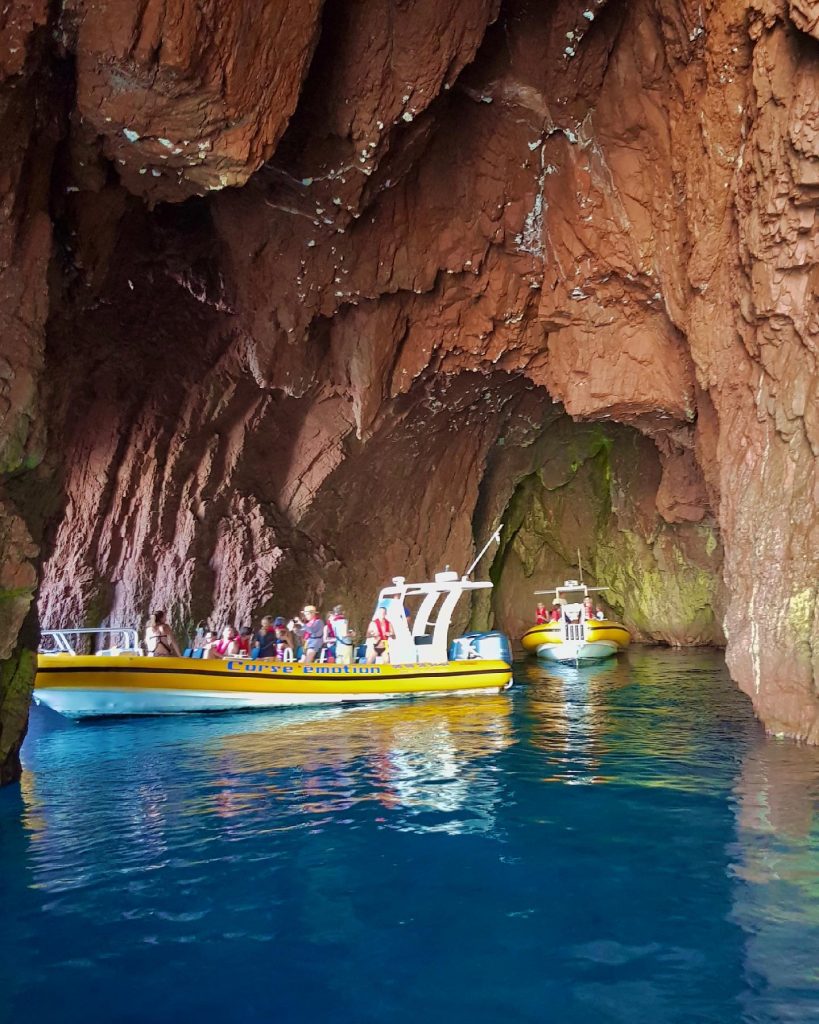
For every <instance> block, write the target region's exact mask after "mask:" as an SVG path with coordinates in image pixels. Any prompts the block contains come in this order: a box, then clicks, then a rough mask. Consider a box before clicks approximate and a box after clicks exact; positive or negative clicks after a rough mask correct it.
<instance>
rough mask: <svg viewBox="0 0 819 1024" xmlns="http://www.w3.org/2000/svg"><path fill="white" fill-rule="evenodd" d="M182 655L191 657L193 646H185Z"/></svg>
mask: <svg viewBox="0 0 819 1024" xmlns="http://www.w3.org/2000/svg"><path fill="white" fill-rule="evenodd" d="M182 657H183V658H192V657H193V648H192V647H186V648H185V650H184V651H183V652H182Z"/></svg>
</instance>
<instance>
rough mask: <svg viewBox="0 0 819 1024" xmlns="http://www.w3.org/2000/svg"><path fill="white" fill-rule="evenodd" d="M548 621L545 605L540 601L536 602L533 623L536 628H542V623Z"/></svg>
mask: <svg viewBox="0 0 819 1024" xmlns="http://www.w3.org/2000/svg"><path fill="white" fill-rule="evenodd" d="M548 621H549V613H548V611H547V610H546V605H545V604H544V603H543V602H542V601H538V603H537V608H536V609H535V622H536V623H537V625H538V626H542V625H543V623H544V622H548Z"/></svg>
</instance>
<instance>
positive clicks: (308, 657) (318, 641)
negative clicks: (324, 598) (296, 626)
mask: <svg viewBox="0 0 819 1024" xmlns="http://www.w3.org/2000/svg"><path fill="white" fill-rule="evenodd" d="M301 635H302V637H303V638H304V654H303V655H302V661H303V662H304V663H305V664H306V665H309V664H310V663H311V662H312V661H315V660H316V658H318V656H319V655H320V654H321V649H322V647H324V621H323V620H322V619H320V618H319V613H318V609H317V608H316V606H315V605H313V604H308V605H307V606H306V607H305V609H304V625H303V626H302V627H301Z"/></svg>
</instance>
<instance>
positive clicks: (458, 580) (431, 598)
mask: <svg viewBox="0 0 819 1024" xmlns="http://www.w3.org/2000/svg"><path fill="white" fill-rule="evenodd" d="M492 586H493V584H492V583H490V582H489V581H488V580H486V581H479V582H477V583H476V582H473V581H472V580H471V579H469V577H468V576H459V575H458V573H456V572H450V571H446V572H438V573H436V574H435V579H434V580H433V581H432V582H430V583H407V581H406V579H405V578H404V577H403V576H396V577H395V578H394V579H393V581H392V586H390V587H384V589H383V590H382V591H381V592H380V593H379V595H378V604H379V605H383V606H384V607H386V609H387V618H388V619H389V621H390V623H391V624H392V628H393V631H394V632H395V639H394V640H392V639H391V640H390V642H389V648H388V650H389V658H390V662H391V663H392V664H393V665H406V664H412V663H414V662H419V661H420V662H427V663H432V664H445V663H446V662H447V661H448V654H447V652H448V650H449V627H450V624H451V622H452V615H453V613H454V611H455V607H456V605H457V604H458V601H460V599H461V598H462V597H463V595H464V594H465V593H466V592H467V591H469V590H490V589H491V588H492ZM413 597H420V598H421V603H420V605H419V606H418V609H417V611H416V612H415V616H414V618H413V621H412V628H410V624H409V622H408V621H407V609H406V606H405V602H406V599H407V598H413ZM433 616H434V618H433Z"/></svg>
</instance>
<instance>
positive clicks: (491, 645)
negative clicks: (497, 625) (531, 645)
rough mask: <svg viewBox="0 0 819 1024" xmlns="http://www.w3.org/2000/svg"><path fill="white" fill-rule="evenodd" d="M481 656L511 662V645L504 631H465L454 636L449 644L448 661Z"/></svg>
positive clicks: (487, 659)
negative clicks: (460, 634) (462, 634)
mask: <svg viewBox="0 0 819 1024" xmlns="http://www.w3.org/2000/svg"><path fill="white" fill-rule="evenodd" d="M470 658H483V659H484V660H486V661H505V662H506V664H507V665H511V664H512V646H511V644H510V643H509V637H507V636H506V634H505V633H499V632H497V631H494V632H492V633H467V634H466V635H465V636H459V637H456V638H455V639H454V640H453V641H452V643H451V644H450V646H449V660H450V661H467V660H468V659H470Z"/></svg>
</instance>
